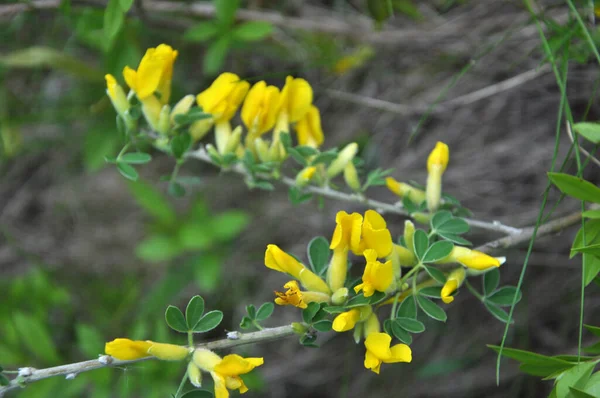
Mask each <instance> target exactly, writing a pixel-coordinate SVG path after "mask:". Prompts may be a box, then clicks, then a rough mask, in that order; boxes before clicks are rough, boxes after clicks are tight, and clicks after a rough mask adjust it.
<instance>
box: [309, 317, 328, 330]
mask: <svg viewBox="0 0 600 398" xmlns="http://www.w3.org/2000/svg"><path fill="white" fill-rule="evenodd" d="M332 325H333V322H332V321H330V320H329V319H324V320H322V321H318V322H315V323H313V324H312V327H313V328H315V329H316V330H317V331H319V332H329V331H330V330H331V326H332Z"/></svg>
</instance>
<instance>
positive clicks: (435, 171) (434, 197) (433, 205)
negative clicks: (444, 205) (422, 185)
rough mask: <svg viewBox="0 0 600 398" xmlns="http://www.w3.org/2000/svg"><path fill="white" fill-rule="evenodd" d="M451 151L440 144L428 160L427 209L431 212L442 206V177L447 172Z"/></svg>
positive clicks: (446, 146)
mask: <svg viewBox="0 0 600 398" xmlns="http://www.w3.org/2000/svg"><path fill="white" fill-rule="evenodd" d="M449 159H450V151H449V149H448V145H446V144H444V143H443V142H439V141H438V143H437V144H436V145H435V148H434V149H433V151H431V153H430V154H429V157H428V158H427V172H428V174H427V188H426V190H425V193H426V197H427V208H428V209H429V211H430V212H432V213H433V212H435V211H436V210H437V208H438V207H439V205H440V202H441V197H442V175H443V174H444V171H446V167H447V166H448V161H449Z"/></svg>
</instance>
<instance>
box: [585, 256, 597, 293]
mask: <svg viewBox="0 0 600 398" xmlns="http://www.w3.org/2000/svg"><path fill="white" fill-rule="evenodd" d="M598 273H600V256H598V255H592V254H585V255H584V256H583V278H584V283H585V286H587V285H589V284H590V283H592V281H593V280H594V278H596V276H597V275H598Z"/></svg>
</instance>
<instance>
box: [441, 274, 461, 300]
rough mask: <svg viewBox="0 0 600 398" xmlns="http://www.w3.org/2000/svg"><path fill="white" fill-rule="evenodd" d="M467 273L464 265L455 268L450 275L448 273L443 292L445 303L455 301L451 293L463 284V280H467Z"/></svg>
mask: <svg viewBox="0 0 600 398" xmlns="http://www.w3.org/2000/svg"><path fill="white" fill-rule="evenodd" d="M465 275H466V272H465V269H464V268H463V267H460V268H458V269H455V270H454V271H452V272H451V273H450V275H448V278H447V279H446V283H445V284H444V287H442V293H441V296H442V301H443V302H444V303H446V304H450V303H451V302H453V301H454V297H452V296H451V294H452V293H454V292H455V291H456V290H457V289H458V288H459V287H460V285H462V283H463V281H464V280H465Z"/></svg>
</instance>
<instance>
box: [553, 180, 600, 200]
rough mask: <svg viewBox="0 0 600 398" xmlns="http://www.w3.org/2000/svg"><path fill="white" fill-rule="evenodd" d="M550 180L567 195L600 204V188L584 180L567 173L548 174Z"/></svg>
mask: <svg viewBox="0 0 600 398" xmlns="http://www.w3.org/2000/svg"><path fill="white" fill-rule="evenodd" d="M548 178H550V181H552V183H553V184H554V185H556V187H557V188H558V189H560V191H561V192H562V193H564V194H565V195H569V196H571V197H573V198H576V199H579V200H584V201H586V202H594V203H600V188H598V187H597V186H595V185H594V184H592V183H590V182H588V181H586V180H584V179H583V178H579V177H575V176H572V175H569V174H565V173H548Z"/></svg>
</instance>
